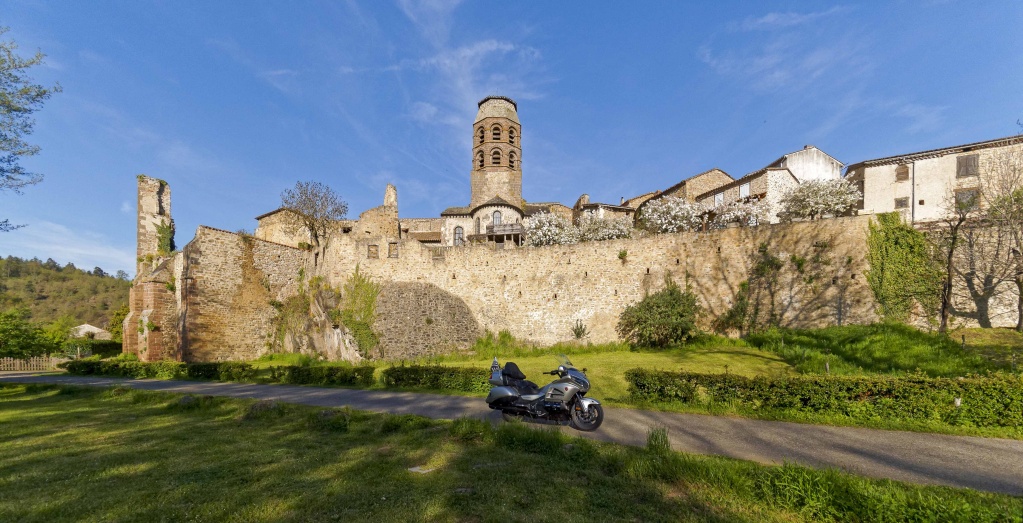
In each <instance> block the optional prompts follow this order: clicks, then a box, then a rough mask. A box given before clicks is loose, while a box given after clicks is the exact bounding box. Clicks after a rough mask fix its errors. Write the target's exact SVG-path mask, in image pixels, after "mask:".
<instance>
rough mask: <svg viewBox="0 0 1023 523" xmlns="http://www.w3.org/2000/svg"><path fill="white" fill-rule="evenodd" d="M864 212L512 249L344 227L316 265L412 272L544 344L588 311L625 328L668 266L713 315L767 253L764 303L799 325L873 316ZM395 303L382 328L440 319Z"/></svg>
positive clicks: (593, 321) (426, 286) (495, 325)
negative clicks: (430, 243)
mask: <svg viewBox="0 0 1023 523" xmlns="http://www.w3.org/2000/svg"><path fill="white" fill-rule="evenodd" d="M867 220H868V218H867V217H850V218H838V219H831V220H822V221H814V222H803V223H794V224H786V225H771V226H760V227H754V228H730V229H722V230H717V231H712V232H708V233H680V234H660V235H653V236H648V237H645V238H635V239H628V240H612V241H603V242H587V243H581V244H576V245H568V246H547V247H527V248H521V249H514V250H495V249H493V248H491V247H488V246H465V247H450V248H443V249H436V248H430V247H426V246H424V245H422V244H420V243H419V242H416V241H414V240H393V239H392V240H388V239H382V238H378V239H357V238H350V237H341V238H335V239H333V240H332V241H331V243H330V244H329V245H328V247H327V248H326V250H325V252H324V253H323V255H322V256H321V257H320V258H319V264H318V267H317V274H320V275H322V276H325V277H326V278H327V281H328V282H329V283H330V284H331V285H333V286H340V285H342V284H343V283H344V281H345V280H346V279H347V278H348V276H349V275H350V274H351V273H352V271H353V270H354V269H355V266H356V264H358V265H359V267H360V271H362V272H364V273H366V274H368V275H370V276H372V277H373V278H374V279H376V280H378V281H381V282H388V283H416V284H420V286H419V287H417V288H418V289H420V290H419V291H417V292H420V293H426V294H429V293H430V292H433V293H437V294H439V295H440V294H442V295H444V296H450V297H455V298H457V299H459V300H461V301H462V302H463V303H464V304H465V306H466V310H467V311H468V313H470V314H471V315H472V316H473V318H474V319H475V322H476V323H477V324H478V325H479V328H481V329H489V330H491V331H495V332H496V331H500V330H508V331H510V332H511V333H512V334H513V335H515V336H516V337H517V338H521V339H526V340H532V341H535V342H538V343H544V344H548V343H555V342H558V341H564V340H568V339H571V338H572V327H573V326H574V325H575V322H576V320H581V321H582V322H583V323H584V324H585V325H586V326H587V328H588V329H589V331H590V338H589V339H590V340H591V341H593V342H605V341H611V340H615V339H618V336H617V334H616V332H615V326H616V324H617V321H618V316H619V315H620V314H621V312H622V310H624V309H625V307H627V306H628V305H631V304H634V303H636V302H638V301H639V300H641V299H642V298H643V296H644V295H645V294H646V293H648V292H653V291H656V290H658V289H660V288H662V287H663V285H664V278H665V276H666V275H670V276H671V277H672V278H674V279H675V280H676V281H677V282H679V283H680V284H686V283H688V284H689V285H690V286H691V287H692V289H693V290H694V291H695V292H696V293H697V295H698V296H699V297H700V299H701V301H702V303H703V305H704V306H705V307H706V309H707V310H708V312H709V314H708V316H707V319H706V321H709V320H710V319H712V318H713V317H716V316H718V315H720V314H722V313H723V312H725V311H726V310H728V309H729V308H730V307H731V305H732V303H733V300H734V297H735V295H736V292H737V291H738V290H739V286H740V284H741V283H742V282H743V281H746V280H748V279H749V278H750V275H751V274H752V271H753V269H754V268H755V267H756V266H757V263H758V260H759V259H761V258H762V257H763V255H764V253H768V254H770V255H771V256H773V257H774V258H776V259H777V260H780V263H781V265H782V267H781V268H780V270H779V271H778V272H777V275H776V277H775V278H774V281H772V282H771V283H770V285H769V288H766V289H761V291H760V292H759V294H758V296H757V299H758V300H760V302H762V303H761V305H760V307H761V311H762V313H763V314H765V315H768V314H769V315H773V316H774V317H776V318H777V319H778V322H779V323H780V324H782V325H787V326H793V327H815V326H824V325H833V324H836V323H861V322H869V321H873V320H874V319H875V316H874V312H873V309H874V304H873V298H872V295H871V293H870V290H869V287H868V286H867V284H866V281H865V280H864V278H863V271H864V270H865V269H866V260H865V253H866V243H865V237H866V230H867ZM393 242H397V244H398V245H397V257H387V256H386V255H385V254H384V253H387V252H388V245H387V244H388V243H393ZM372 245H376V246H377V247H376V249H375V250H376V252H378V253H380V255H379V256H378V257H377V258H371V257H369V255H368V253H369V252H371V246H372ZM622 253H624V255H622ZM793 260H803V261H802V262H801V263H796V262H795V261H793ZM800 264H801V268H800V269H798V270H797V268H796V266H797V265H800ZM398 292H399V293H400V291H398ZM417 299H418V300H420V301H424V300H426V301H428V300H429V299H431V298H425V297H420V298H417ZM438 299H439V298H438ZM394 303H395V305H393V306H391V305H388V304H385V303H382V304H381V305H382V306H379V307H378V310H377V315H378V321H377V324H376V325H375V327H376V328H377V330H380V327H384V326H386V328H385V329H383V330H385V331H390V330H391V329H395V328H402V329H405V330H408V331H421V330H422V329H423V328H424V326H426V325H427V322H428V318H429V319H430V320H439V319H440V318H435V317H432V315H433V313H432V312H430V310H431V308H430V307H415V308H410V307H406V306H404V303H405V301H403V300H394ZM444 321H448V320H447V319H445V320H444ZM470 324H471V322H470ZM385 336H386V335H385ZM463 339H465V340H471V337H465V338H463ZM382 341H383V342H384V343H383V344H382V345H383V346H382V348H381V350H382V351H383V352H384V354H385V355H387V356H389V357H401V356H403V355H406V354H427V353H430V352H432V351H434V350H437V348H440V347H445V348H447V349H448V350H450V348H451V347H453V346H459V345H463V344H466V342H464V341H462V340H456V339H453V338H452V339H443V338H430V337H427V336H404V337H395V338H394V339H388V338H386V337H385V338H384V340H382ZM387 343H390V344H391V345H390V346H387ZM425 344H432V345H435V346H436V347H437V348H434V347H431V346H425Z"/></svg>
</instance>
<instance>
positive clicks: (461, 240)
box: [455, 227, 465, 246]
mask: <svg viewBox="0 0 1023 523" xmlns="http://www.w3.org/2000/svg"><path fill="white" fill-rule="evenodd" d="M455 245H459V246H461V245H465V230H464V229H462V228H461V227H455Z"/></svg>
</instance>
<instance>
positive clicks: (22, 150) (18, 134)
mask: <svg viewBox="0 0 1023 523" xmlns="http://www.w3.org/2000/svg"><path fill="white" fill-rule="evenodd" d="M8 30H9V29H8V28H6V27H0V37H2V36H3V35H4V34H6V33H7V31H8ZM17 50H18V44H17V43H15V42H14V41H12V40H9V41H4V40H0V192H2V191H12V192H14V193H15V194H21V190H22V189H23V188H24V187H27V186H29V185H34V184H37V183H39V182H40V181H42V179H43V175H41V174H39V173H33V172H29V171H27V170H26V169H25V168H24V167H22V166H21V164H20V163H19V161H20V160H21V158H22V157H23V156H32V155H34V154H38V153H39V146H37V145H31V144H29V143H28V142H26V141H25V138H26V137H27V136H28V135H29V134H32V130H33V127H34V125H35V120H33V119H32V113H34V112H35V111H37V110H39V109H40V108H41V107H42V106H43V102H45V101H46V100H47V99H48V98H50V96H51V95H52V94H53V93H56V92H60V85H55V86H53V87H50V88H46V87H43V86H42V85H39V84H35V83H32V78H30V77H29V76H28V74H27V71H28V70H29V69H30V68H32V67H33V66H36V65H39V64H41V63H43V58H44V55H43V54H42V53H41V52H38V51H37V52H36V54H35V55H34V56H32V57H31V58H22V57H20V56H18V54H17V53H16V51H17ZM19 227H23V226H22V225H12V224H11V222H10V220H6V219H5V220H0V232H7V231H11V230H14V229H17V228H19Z"/></svg>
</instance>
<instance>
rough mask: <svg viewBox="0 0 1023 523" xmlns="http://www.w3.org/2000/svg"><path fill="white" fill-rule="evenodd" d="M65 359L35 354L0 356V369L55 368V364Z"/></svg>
mask: <svg viewBox="0 0 1023 523" xmlns="http://www.w3.org/2000/svg"><path fill="white" fill-rule="evenodd" d="M65 361H67V358H51V357H49V356H37V357H35V358H26V359H19V358H0V371H5V370H55V369H56V368H57V364H58V363H61V362H65Z"/></svg>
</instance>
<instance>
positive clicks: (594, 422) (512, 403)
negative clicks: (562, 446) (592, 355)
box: [487, 355, 604, 432]
mask: <svg viewBox="0 0 1023 523" xmlns="http://www.w3.org/2000/svg"><path fill="white" fill-rule="evenodd" d="M558 362H559V365H558V368H556V369H554V370H552V371H550V372H544V374H550V375H552V376H557V379H555V380H554V381H552V382H551V383H548V384H547V385H545V386H544V387H542V388H540V387H537V385H536V384H535V383H533V382H531V381H529V380H527V379H526V375H525V374H523V373H522V371H521V370H519V367H518V365H516V364H514V363H512V362H510V361H509V362H507V363H505V365H504V367H501V365H500V364H499V363H498V362H497V358H496V357H495V358H494V362H493V363H492V364H491V365H490V380H489V381H490V384H491V385H493V386H494V387H493V388H491V389H490V394H488V395H487V405H489V406H490V408H492V409H494V410H500V411H501V415H502V416H503V417H504V419H505V421H511V420H515V419H532V420H540V421H552V422H555V423H557V424H559V425H571V426H572V428H574V429H576V430H581V431H585V432H590V431H594V430H597V428H598V427H600V424H601V423H603V421H604V408H603V407H601V406H600V402H599V401H597V400H595V399H593V398H587V397H586V393H587V392H589V390H590V380H588V379H587V378H586V374H584V371H585V370H586V369H583V370H579V369H577V368H575V366H574V365H572V362H571V361H569V359H568V358H567V357H566V356H565V355H560V356H558Z"/></svg>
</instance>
